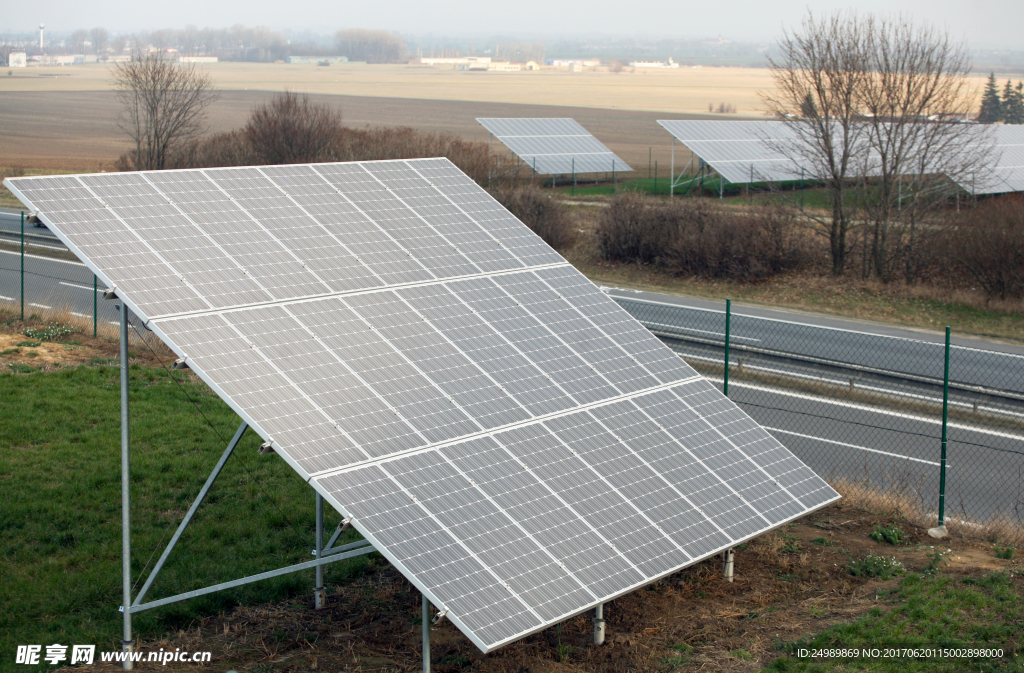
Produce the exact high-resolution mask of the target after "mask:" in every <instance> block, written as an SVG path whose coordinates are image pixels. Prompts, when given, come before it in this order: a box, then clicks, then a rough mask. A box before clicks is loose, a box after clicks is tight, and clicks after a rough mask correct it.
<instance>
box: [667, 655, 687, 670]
mask: <svg viewBox="0 0 1024 673" xmlns="http://www.w3.org/2000/svg"><path fill="white" fill-rule="evenodd" d="M689 659H690V658H689V657H688V656H686V655H682V654H673V655H671V656H668V657H665V658H663V659H662V660H661V665H662V666H664V667H665V668H667V669H669V670H670V671H671V670H675V669H677V668H682V667H683V666H685V665H686V662H687V661H689Z"/></svg>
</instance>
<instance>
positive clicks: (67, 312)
mask: <svg viewBox="0 0 1024 673" xmlns="http://www.w3.org/2000/svg"><path fill="white" fill-rule="evenodd" d="M2 215H4V216H6V217H5V219H6V220H12V221H9V222H8V221H5V222H2V223H0V225H2V226H0V309H2V310H3V312H4V319H5V320H12V319H13V320H18V321H27V322H28V323H36V322H41V323H61V324H70V325H72V326H73V327H74V328H75V329H76V330H77V331H78V332H80V333H82V334H85V335H92V336H101V337H108V338H116V337H117V333H118V330H119V329H120V327H119V325H120V323H119V316H118V309H117V308H116V306H115V304H116V302H113V301H104V300H103V296H102V295H103V291H104V290H105V289H106V288H105V287H104V286H103V284H102V283H100V282H99V281H98V280H97V279H96V276H94V275H93V274H92V272H91V271H89V269H88V268H87V267H86V266H85V265H84V264H82V263H81V262H79V261H78V259H77V258H76V257H75V256H74V255H73V254H72V253H71V252H70V251H69V250H68V249H67V248H66V247H64V245H63V244H62V243H61V242H60V240H59V239H58V238H57V237H56V236H54V235H53V234H50V233H48V232H47V231H46V229H45V228H38V227H33V226H32V225H31V224H29V225H25V226H24V233H22V231H21V225H20V223H19V222H18V221H17V220H16V219H14V218H12V217H11V216H10V215H9V214H7V213H3V214H2ZM16 217H17V216H15V218H16ZM130 317H131V318H132V322H133V325H135V326H136V329H133V330H131V331H130V332H129V338H130V339H131V340H132V341H136V340H137V339H138V338H139V336H138V335H139V334H142V335H144V338H147V339H148V335H149V334H150V333H149V332H148V331H147V330H145V328H144V327H142V325H141V322H140V321H138V320H136V319H135V318H134V316H130Z"/></svg>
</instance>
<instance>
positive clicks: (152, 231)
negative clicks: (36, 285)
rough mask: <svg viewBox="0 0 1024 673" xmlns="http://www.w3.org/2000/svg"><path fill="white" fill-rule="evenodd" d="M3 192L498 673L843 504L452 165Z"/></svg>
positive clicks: (91, 182)
mask: <svg viewBox="0 0 1024 673" xmlns="http://www.w3.org/2000/svg"><path fill="white" fill-rule="evenodd" d="M5 184H6V185H7V186H8V187H9V188H10V189H11V190H12V191H13V192H14V193H15V194H16V195H17V196H18V197H19V198H20V199H21V200H22V201H24V202H25V203H26V205H28V206H29V207H31V208H33V209H34V210H37V211H38V215H39V218H40V219H41V220H42V221H43V222H44V223H46V224H47V226H49V227H50V228H51V230H53V231H54V233H55V234H56V235H57V236H58V237H60V238H61V240H62V241H64V242H65V243H66V244H67V245H68V247H69V248H70V249H71V250H73V251H75V252H76V254H78V255H79V256H80V257H81V258H82V259H83V261H84V262H85V263H86V265H87V266H88V267H89V268H90V269H91V270H92V271H93V272H94V273H96V275H97V276H98V277H99V278H100V279H102V281H103V282H105V283H106V284H107V285H108V286H110V287H116V288H117V294H118V296H119V297H120V298H121V299H122V300H123V301H124V302H125V304H126V305H127V306H128V307H129V308H131V310H132V311H134V312H135V313H136V314H137V315H138V316H139V317H140V318H141V319H142V320H143V321H144V322H145V324H146V326H147V327H149V328H150V329H151V330H153V332H154V333H156V334H157V335H158V336H159V337H160V338H161V339H163V340H164V341H165V342H166V343H167V344H168V346H169V347H170V348H171V349H172V350H174V351H175V353H177V354H178V356H179V357H181V358H183V359H185V361H186V362H187V363H188V364H189V365H190V367H191V368H192V369H193V371H194V372H195V373H196V374H197V375H198V376H200V377H201V378H202V379H203V380H204V381H205V382H206V383H207V384H208V385H210V387H211V388H212V389H213V390H214V391H215V392H216V393H217V394H218V395H220V396H221V397H222V398H223V399H224V400H225V402H226V403H227V404H228V405H230V406H231V408H232V409H234V410H235V411H236V412H237V413H238V414H239V415H240V416H241V417H242V418H243V419H244V420H245V421H246V423H248V424H249V425H250V426H251V427H252V428H253V429H254V430H255V431H256V432H257V433H259V434H260V435H261V436H262V437H263V438H264V439H265V440H267V441H269V442H271V443H272V445H273V447H274V448H275V450H276V451H277V453H278V454H279V455H280V456H281V457H282V458H283V459H284V460H285V461H287V462H288V464H289V465H290V466H291V467H292V468H293V469H295V470H296V472H297V473H298V474H299V475H300V476H301V477H302V478H303V479H305V480H307V481H308V482H310V483H311V484H312V485H313V486H314V488H316V489H317V490H318V492H320V493H321V494H322V495H323V496H324V497H325V498H326V499H327V500H328V502H329V503H330V504H331V505H332V506H334V507H335V508H336V509H337V510H338V511H339V512H340V513H342V514H343V515H344V516H346V517H348V518H350V519H351V522H352V525H353V526H354V527H355V528H356V529H357V530H358V531H359V532H360V533H362V534H363V535H364V536H365V537H366V538H367V539H368V540H370V541H371V542H372V543H373V545H374V547H375V548H376V549H377V550H379V551H380V552H381V553H382V554H383V555H384V556H385V557H386V558H387V559H388V560H389V561H390V562H391V563H393V564H394V565H395V566H396V567H397V568H398V569H399V570H400V571H401V572H402V573H403V574H404V575H405V576H406V577H407V578H408V579H409V580H410V581H411V582H412V583H413V584H414V585H415V586H416V587H417V588H418V589H419V590H420V591H422V592H423V593H424V595H426V596H427V597H428V598H429V600H430V601H431V602H432V603H434V605H436V606H437V607H438V608H439V609H441V610H444V611H445V612H446V615H447V616H448V618H449V619H451V621H452V622H453V623H454V624H456V626H457V627H458V628H459V629H461V630H462V631H463V633H465V634H466V636H467V637H469V638H470V639H471V640H472V641H473V642H474V643H475V644H476V645H477V646H478V647H479V648H480V649H481V650H483V651H485V652H486V651H490V650H493V649H495V648H497V647H500V646H502V645H504V644H507V643H509V642H512V641H514V640H516V639H518V638H521V637H523V636H524V635H526V634H528V633H531V632H533V631H537V630H539V629H542V628H545V627H546V626H549V625H551V624H554V623H556V622H558V621H561V620H564V619H566V618H568V617H570V616H572V615H575V614H578V613H580V612H583V611H585V610H588V609H591V608H593V607H594V606H596V605H599V604H602V603H604V602H606V601H608V600H611V599H613V598H615V597H616V596H619V595H622V594H623V593H625V592H628V591H631V590H633V589H635V588H637V587H639V586H642V585H644V584H647V583H650V582H652V581H654V580H656V579H658V578H660V577H663V576H665V575H667V574H669V573H672V572H675V571H677V570H679V569H680V568H683V567H686V566H688V565H691V564H693V563H696V562H698V561H700V560H701V559H704V558H707V557H709V556H711V555H713V554H716V553H718V552H720V551H722V550H723V549H727V548H730V547H733V546H735V545H736V544H739V543H740V542H742V541H744V540H747V539H750V538H751V537H753V536H756V535H758V534H760V533H762V532H764V531H766V530H768V529H770V528H772V527H775V526H778V525H780V524H782V523H784V522H786V521H789V520H791V519H793V518H796V517H798V516H801V515H803V514H806V513H807V512H809V511H812V510H814V509H816V508H819V507H821V506H824V505H826V504H827V503H829V502H832V501H834V500H836V499H837V498H838V497H839V496H838V494H837V493H836V492H835V491H833V490H832V489H831V488H830V487H829V486H828V485H827V484H826V483H825V482H824V481H822V480H821V479H820V478H819V477H818V476H817V475H815V474H814V473H813V472H812V471H811V470H810V469H809V468H807V467H806V466H805V465H804V464H803V463H802V462H800V461H799V460H798V459H797V458H795V457H794V456H793V454H791V453H790V452H789V451H787V450H786V449H785V448H784V447H783V446H782V445H781V444H779V442H777V441H776V440H775V439H774V438H773V437H772V436H771V435H769V434H768V433H767V432H766V431H765V430H764V429H762V428H761V427H760V426H758V425H757V424H756V423H754V422H753V421H752V420H751V419H750V418H749V417H748V416H747V415H746V414H744V413H743V412H742V411H741V410H740V409H739V408H738V407H736V405H735V404H733V403H732V402H730V401H729V400H728V399H727V398H725V397H723V396H722V395H721V393H719V392H718V391H717V390H716V389H715V388H714V387H713V386H712V385H711V384H709V383H708V382H707V381H705V380H704V379H702V378H701V377H700V376H698V375H697V374H696V373H695V372H694V370H692V369H691V368H689V367H688V366H687V365H686V364H685V363H683V361H682V360H680V359H679V358H678V357H677V356H675V354H674V353H672V351H670V350H669V349H668V348H667V347H665V346H664V345H663V344H661V342H660V341H658V340H657V339H656V338H655V337H654V336H652V335H651V334H650V333H649V332H648V331H646V330H645V329H644V328H643V327H641V326H640V324H639V323H637V322H636V321H635V320H633V319H632V318H631V317H630V316H629V315H628V314H627V313H626V312H625V311H624V310H623V309H621V308H620V307H619V306H618V305H617V304H615V302H614V301H612V300H611V299H610V298H608V297H607V296H606V295H604V294H603V293H602V292H600V291H599V290H598V289H597V288H596V287H595V286H594V285H593V284H592V283H590V282H589V281H588V280H587V279H586V278H584V277H583V276H582V275H581V274H580V273H579V272H578V271H576V270H575V269H574V268H572V267H571V266H570V265H569V264H568V263H567V262H566V261H565V260H564V259H562V258H561V257H560V256H559V255H558V254H557V253H555V252H554V251H553V250H551V249H550V248H549V247H547V246H546V245H544V244H543V242H541V241H540V239H539V238H538V237H536V236H535V235H534V234H533V233H532V232H530V231H529V229H527V228H526V227H525V226H524V225H523V224H522V223H520V222H519V221H518V220H516V219H515V218H514V217H512V216H511V215H510V214H509V213H508V212H507V211H504V210H503V209H502V208H501V207H500V206H498V205H497V203H496V202H495V201H493V199H491V198H490V197H489V196H488V195H487V194H486V192H484V191H483V190H482V189H481V188H480V187H478V186H477V185H476V184H474V183H473V182H472V181H471V180H469V178H467V177H466V176H465V175H464V174H462V173H461V172H460V171H459V170H458V169H457V168H455V167H454V166H453V165H452V164H451V163H450V162H448V161H447V160H446V159H420V160H408V161H387V162H365V163H349V164H315V165H297V166H276V167H250V168H226V169H203V170H181V171H161V172H146V173H118V174H104V175H82V176H59V177H45V178H14V179H8V180H7V181H6V182H5Z"/></svg>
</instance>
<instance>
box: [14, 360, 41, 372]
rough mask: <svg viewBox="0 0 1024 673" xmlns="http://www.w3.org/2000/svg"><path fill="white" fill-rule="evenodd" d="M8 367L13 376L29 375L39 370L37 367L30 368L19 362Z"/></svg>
mask: <svg viewBox="0 0 1024 673" xmlns="http://www.w3.org/2000/svg"><path fill="white" fill-rule="evenodd" d="M8 366H9V367H10V368H11V371H12V372H14V373H15V374H31V373H32V372H34V371H38V369H39V368H38V367H30V366H29V365H26V364H22V363H20V362H12V363H10V364H9V365H8Z"/></svg>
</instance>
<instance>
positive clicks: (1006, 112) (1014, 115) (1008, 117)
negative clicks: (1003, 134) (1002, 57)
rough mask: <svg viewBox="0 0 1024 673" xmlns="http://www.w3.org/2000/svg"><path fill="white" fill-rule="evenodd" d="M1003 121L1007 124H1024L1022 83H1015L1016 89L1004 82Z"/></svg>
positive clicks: (1023, 85) (1023, 84)
mask: <svg viewBox="0 0 1024 673" xmlns="http://www.w3.org/2000/svg"><path fill="white" fill-rule="evenodd" d="M1003 121H1004V122H1006V123H1007V124H1024V82H1017V87H1016V88H1014V87H1013V86H1011V85H1010V82H1009V80H1007V82H1006V88H1005V89H1003Z"/></svg>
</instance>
